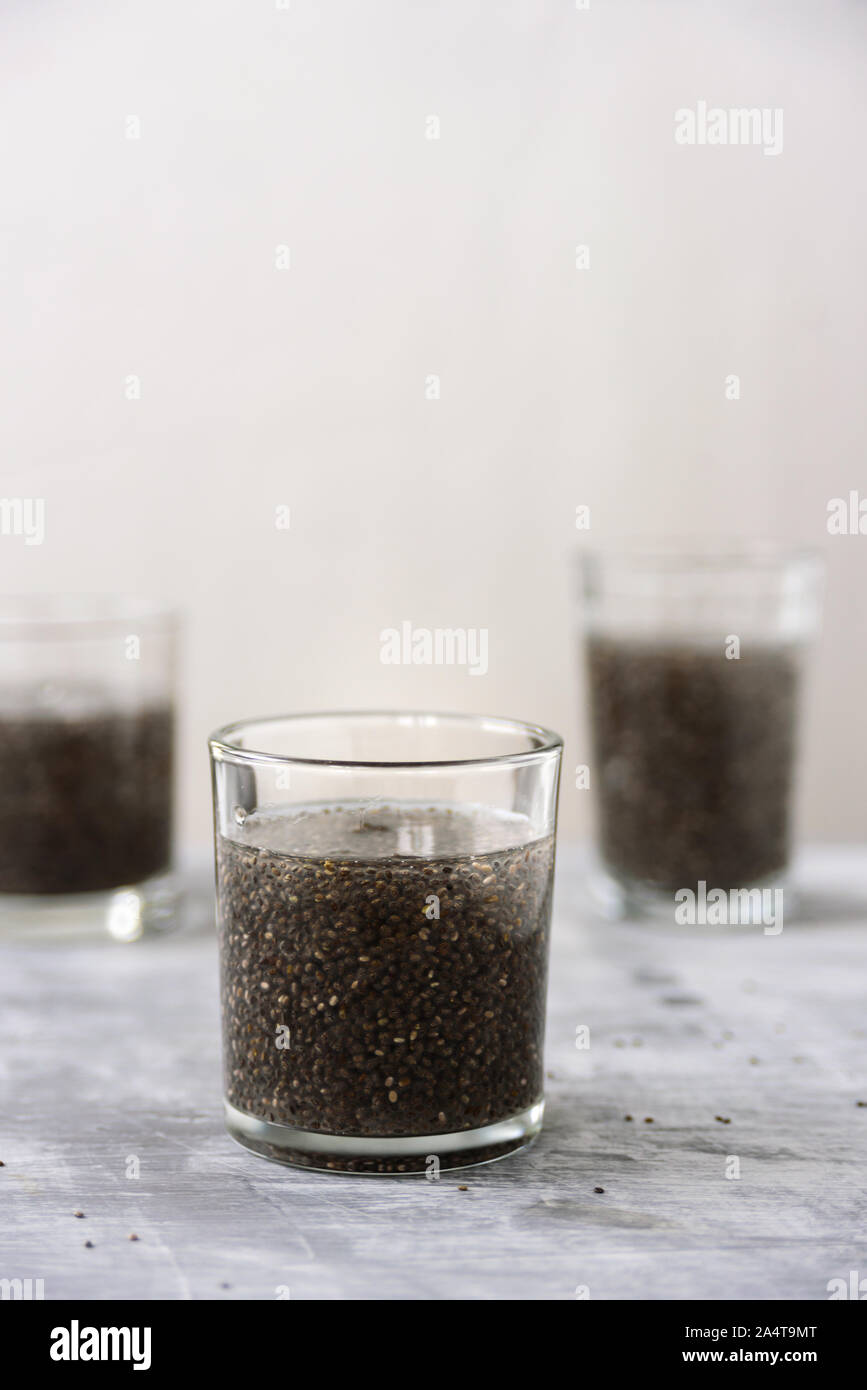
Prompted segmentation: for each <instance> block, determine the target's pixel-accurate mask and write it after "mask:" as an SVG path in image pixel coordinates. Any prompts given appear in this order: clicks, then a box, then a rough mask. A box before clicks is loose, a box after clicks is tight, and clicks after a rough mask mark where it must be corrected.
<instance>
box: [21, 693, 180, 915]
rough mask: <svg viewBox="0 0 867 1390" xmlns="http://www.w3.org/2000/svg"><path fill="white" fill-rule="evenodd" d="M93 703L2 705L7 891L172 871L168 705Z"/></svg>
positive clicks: (51, 889)
mask: <svg viewBox="0 0 867 1390" xmlns="http://www.w3.org/2000/svg"><path fill="white" fill-rule="evenodd" d="M90 703H91V704H92V703H93V699H92V697H91V698H90ZM87 704H88V697H84V698H83V699H82V700H79V701H78V705H79V706H82V708H78V709H72V710H70V712H69V714H68V716H66V715H62V714H60V713H58V712H57V711H56V710H53V709H46V710H44V711H40V710H39V709H38V708H34V707H33V705H32V704H31V705H30V707H28V708H23V707H22V705H21V704H20V702H18V701H16V704H15V705H14V706H12V707H11V708H10V706H9V704H8V699H4V702H3V705H2V706H0V893H26V894H60V893H92V892H99V891H102V890H107V889H110V888H118V887H122V886H123V885H125V884H130V885H132V884H136V883H141V882H143V881H144V880H145V879H148V878H150V877H152V876H153V875H154V874H157V873H160V872H161V871H163V870H165V869H166V868H168V864H169V858H170V839H171V768H172V715H171V711H170V710H169V709H168V708H163V707H156V708H149V709H140V710H131V711H111V710H107V709H105V708H104V707H103V708H102V709H95V710H92V711H90V712H88V710H87V708H86V706H87Z"/></svg>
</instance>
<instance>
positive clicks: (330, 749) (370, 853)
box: [210, 712, 562, 1173]
mask: <svg viewBox="0 0 867 1390" xmlns="http://www.w3.org/2000/svg"><path fill="white" fill-rule="evenodd" d="M561 747H562V745H561V740H560V739H559V737H558V736H557V735H556V734H552V733H549V732H548V731H547V730H545V729H540V728H537V727H535V726H533V725H530V724H521V723H516V722H511V721H508V720H503V719H487V718H482V717H477V716H473V715H443V714H409V713H407V714H401V713H373V712H370V713H333V714H315V715H297V716H290V717H285V718H275V719H263V720H257V721H250V722H245V723H239V724H232V725H230V726H229V727H228V728H225V729H221V730H220V731H219V732H218V733H216V734H215V735H214V736H213V738H212V739H211V744H210V748H211V757H212V771H213V788H214V817H215V830H216V862H217V916H218V925H219V937H220V955H221V971H222V1004H223V1042H224V1062H225V1083H226V1117H227V1124H228V1129H229V1132H230V1134H231V1135H232V1136H233V1137H234V1138H235V1139H237V1140H238V1141H239V1142H240V1143H241V1144H244V1145H246V1147H247V1148H250V1149H253V1150H255V1151H256V1152H257V1153H260V1154H263V1155H264V1156H266V1157H267V1158H271V1159H275V1160H277V1161H279V1162H284V1163H296V1164H301V1165H304V1166H308V1167H313V1168H321V1169H330V1170H334V1169H337V1170H344V1171H352V1172H363V1173H415V1172H425V1171H427V1172H431V1171H435V1170H436V1168H437V1167H438V1166H441V1167H443V1168H446V1167H448V1168H455V1167H463V1166H466V1165H469V1164H475V1163H484V1162H487V1161H489V1160H491V1159H495V1158H500V1157H501V1156H502V1155H504V1154H506V1153H509V1152H511V1151H512V1150H515V1149H518V1148H521V1147H523V1146H524V1145H525V1144H527V1143H528V1142H530V1141H531V1140H532V1139H533V1138H534V1137H535V1135H536V1134H537V1133H538V1131H539V1129H540V1128H541V1124H542V1111H543V1105H544V1097H543V1074H544V1073H543V1063H542V1050H543V1040H544V1029H545V998H546V984H547V966H548V936H549V922H550V915H551V892H552V883H553V870H554V837H555V828H556V814H557V786H558V779H559V770H560V754H561Z"/></svg>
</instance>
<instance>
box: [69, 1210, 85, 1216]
mask: <svg viewBox="0 0 867 1390" xmlns="http://www.w3.org/2000/svg"><path fill="white" fill-rule="evenodd" d="M72 1215H73V1216H78V1217H82V1216H84V1212H83V1211H74V1212H73V1213H72Z"/></svg>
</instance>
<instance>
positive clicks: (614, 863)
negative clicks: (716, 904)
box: [580, 543, 822, 915]
mask: <svg viewBox="0 0 867 1390" xmlns="http://www.w3.org/2000/svg"><path fill="white" fill-rule="evenodd" d="M580 558H581V588H582V597H583V645H584V654H585V659H586V671H587V685H588V693H589V707H590V723H591V748H592V759H593V760H592V763H591V765H590V786H591V788H592V789H593V790H594V792H595V798H594V799H595V804H596V820H597V849H598V858H599V861H600V866H601V878H598V879H597V881H596V886H597V888H601V893H600V896H601V899H602V902H603V903H604V905H605V906H606V908H607V909H608V910H609V911H610V912H611V913H612V915H617V914H619V913H622V912H630V911H634V910H639V911H640V910H641V909H644V908H649V909H663V910H665V911H666V912H671V910H672V903H673V895H674V894H676V893H678V892H679V891H680V890H682V889H690V890H691V891H698V885H699V883H703V884H704V885H705V891H708V890H711V889H718V890H721V891H722V892H724V893H731V892H732V891H734V890H753V889H755V888H766V887H771V886H775V885H776V886H782V884H783V882H784V879H785V874H786V871H787V869H788V867H789V861H790V851H791V822H792V814H791V813H792V789H793V783H794V774H795V767H796V762H797V751H798V709H799V703H800V695H801V684H802V673H803V666H804V656H805V651H806V649H807V646H808V644H809V642H810V641H811V639H812V638H813V636H814V634H815V632H816V630H817V627H818V623H819V617H820V607H821V576H822V569H821V563H820V560H819V558H818V557H817V556H816V555H814V554H811V553H807V552H792V551H783V550H780V549H778V548H775V547H772V546H767V545H756V546H752V547H744V548H741V549H738V548H733V547H725V546H716V547H712V546H700V547H699V546H696V547H693V548H692V549H689V548H687V547H682V546H679V545H677V544H676V543H671V544H665V545H659V546H656V547H645V546H641V545H634V546H629V547H624V548H622V549H620V550H612V551H611V552H607V553H604V554H603V553H592V552H591V553H586V554H584V555H583V556H582V557H580ZM743 901H744V902H745V903H746V902H747V899H746V898H744V899H743ZM753 901H758V900H757V899H753Z"/></svg>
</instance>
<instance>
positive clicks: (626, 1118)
mask: <svg viewBox="0 0 867 1390" xmlns="http://www.w3.org/2000/svg"><path fill="white" fill-rule="evenodd" d="M623 1118H624V1120H631V1119H632V1116H631V1115H624V1116H623Z"/></svg>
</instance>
